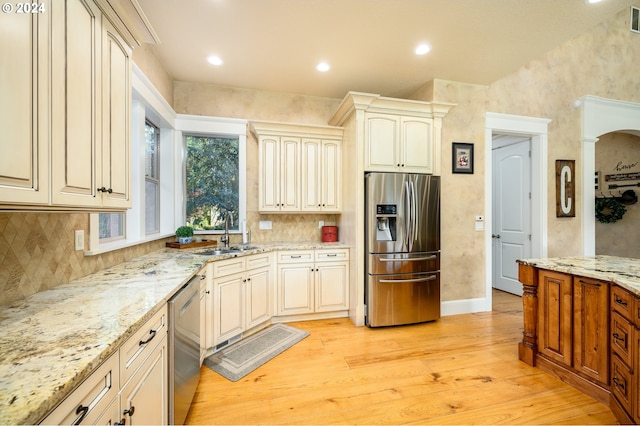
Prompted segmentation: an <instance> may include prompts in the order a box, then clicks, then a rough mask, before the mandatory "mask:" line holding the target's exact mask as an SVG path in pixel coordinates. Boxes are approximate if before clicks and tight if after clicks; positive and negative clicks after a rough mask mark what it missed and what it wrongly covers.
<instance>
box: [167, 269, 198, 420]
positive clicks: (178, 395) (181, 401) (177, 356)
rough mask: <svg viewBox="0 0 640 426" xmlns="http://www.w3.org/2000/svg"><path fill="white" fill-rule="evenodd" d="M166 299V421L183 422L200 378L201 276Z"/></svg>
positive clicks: (192, 279) (194, 278)
mask: <svg viewBox="0 0 640 426" xmlns="http://www.w3.org/2000/svg"><path fill="white" fill-rule="evenodd" d="M202 279H204V276H202V275H196V276H194V277H193V278H191V280H189V282H188V283H186V284H185V285H184V286H183V287H182V288H181V289H180V290H179V291H178V292H177V293H176V294H175V296H173V297H172V298H171V300H169V424H180V425H181V424H184V421H185V419H186V417H187V413H188V412H189V407H190V406H191V401H192V400H193V395H194V394H195V392H196V388H197V387H198V382H199V381H200V280H202Z"/></svg>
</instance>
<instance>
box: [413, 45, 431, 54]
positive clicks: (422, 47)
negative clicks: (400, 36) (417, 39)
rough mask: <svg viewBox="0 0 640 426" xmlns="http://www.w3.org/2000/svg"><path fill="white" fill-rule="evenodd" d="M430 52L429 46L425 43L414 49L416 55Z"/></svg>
mask: <svg viewBox="0 0 640 426" xmlns="http://www.w3.org/2000/svg"><path fill="white" fill-rule="evenodd" d="M430 51H431V46H429V45H428V44H426V43H422V44H420V45H418V47H416V50H415V52H416V55H426V54H427V53H429V52H430Z"/></svg>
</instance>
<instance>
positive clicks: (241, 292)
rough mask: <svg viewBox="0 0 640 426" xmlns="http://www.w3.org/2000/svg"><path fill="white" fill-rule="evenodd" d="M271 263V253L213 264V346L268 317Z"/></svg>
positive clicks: (271, 292) (270, 304) (271, 288)
mask: <svg viewBox="0 0 640 426" xmlns="http://www.w3.org/2000/svg"><path fill="white" fill-rule="evenodd" d="M273 264H274V262H273V254H272V253H260V254H254V255H250V256H246V257H237V258H233V259H227V260H221V261H218V262H214V263H213V264H212V268H213V280H212V286H213V299H212V302H213V303H212V307H213V312H212V319H213V336H212V342H213V344H212V346H215V345H218V344H220V343H223V342H225V341H227V340H229V339H231V338H234V337H236V336H238V335H239V334H241V333H242V332H244V331H245V330H249V329H251V328H253V327H255V326H257V325H260V324H262V323H264V322H266V321H268V320H269V319H270V318H271V316H272V312H273V309H272V306H273V286H274V279H273Z"/></svg>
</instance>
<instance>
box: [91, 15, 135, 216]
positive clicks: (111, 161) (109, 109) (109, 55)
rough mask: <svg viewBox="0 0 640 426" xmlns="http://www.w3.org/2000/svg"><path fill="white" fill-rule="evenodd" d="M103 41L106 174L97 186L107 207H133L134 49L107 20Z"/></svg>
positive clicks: (103, 164) (102, 163) (105, 21)
mask: <svg viewBox="0 0 640 426" xmlns="http://www.w3.org/2000/svg"><path fill="white" fill-rule="evenodd" d="M103 23H104V38H103V42H102V51H103V55H102V70H103V71H102V72H103V75H102V81H103V88H102V91H103V92H102V93H103V96H104V97H103V104H102V111H103V115H102V129H103V133H102V155H101V159H102V161H101V166H102V173H101V175H102V177H101V179H100V181H99V182H98V183H97V186H98V188H99V190H100V192H101V193H102V194H101V195H102V205H103V206H104V207H114V208H130V207H131V199H130V197H129V194H130V192H131V154H130V152H131V141H130V139H131V138H130V135H131V126H130V123H131V109H130V106H131V78H130V77H131V50H130V48H129V46H127V44H126V43H125V42H124V40H123V39H122V37H120V35H118V33H117V32H116V30H115V28H113V26H112V25H111V24H110V23H109V21H108V20H106V19H105V20H104V22H103Z"/></svg>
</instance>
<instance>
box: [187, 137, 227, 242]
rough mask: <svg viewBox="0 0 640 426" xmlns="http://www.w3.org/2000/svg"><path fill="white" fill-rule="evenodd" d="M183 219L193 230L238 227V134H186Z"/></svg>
mask: <svg viewBox="0 0 640 426" xmlns="http://www.w3.org/2000/svg"><path fill="white" fill-rule="evenodd" d="M185 145H186V151H187V161H186V188H185V190H186V222H187V223H189V224H190V225H191V226H193V227H194V229H195V230H200V231H205V230H207V231H208V230H221V229H225V218H226V217H227V214H228V213H230V214H231V221H230V222H229V229H231V230H238V229H239V219H240V202H239V201H240V169H239V165H240V162H239V159H240V155H239V154H240V141H239V138H238V137H228V136H225V137H222V136H202V135H186V136H185Z"/></svg>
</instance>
